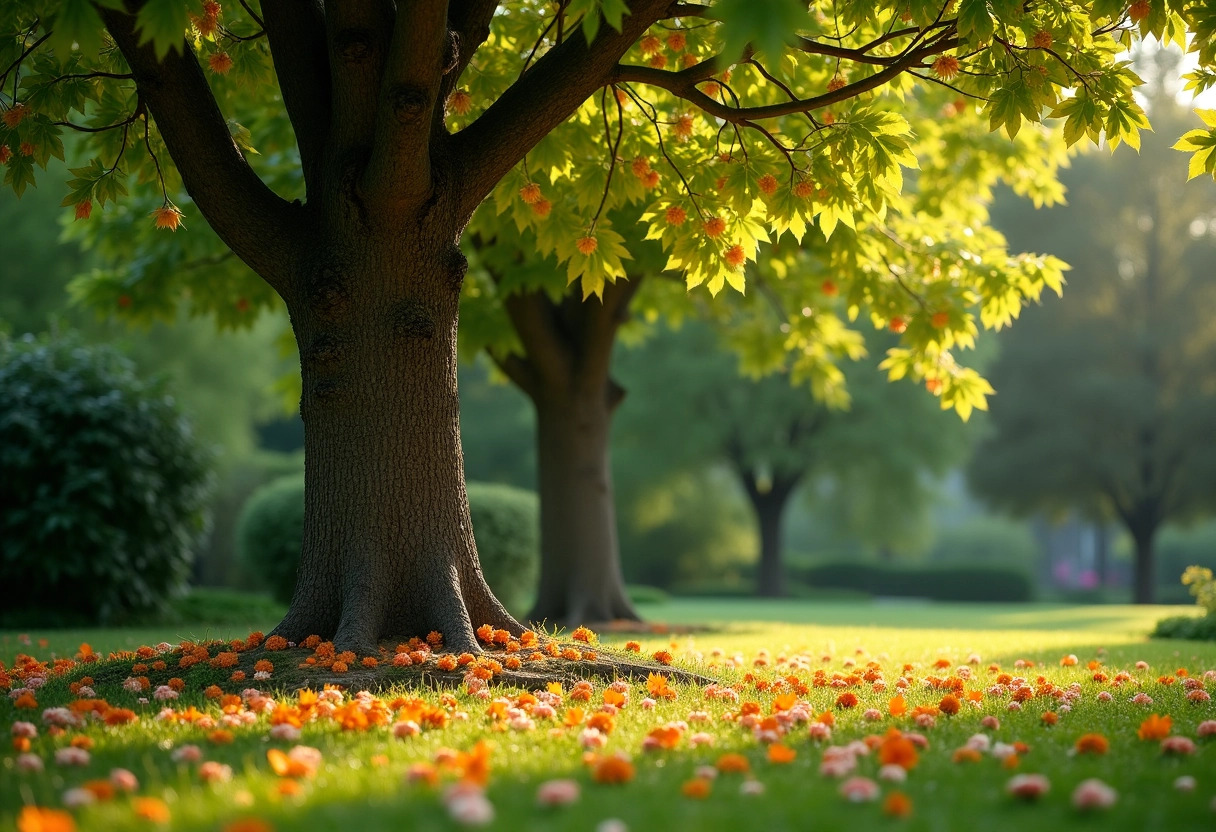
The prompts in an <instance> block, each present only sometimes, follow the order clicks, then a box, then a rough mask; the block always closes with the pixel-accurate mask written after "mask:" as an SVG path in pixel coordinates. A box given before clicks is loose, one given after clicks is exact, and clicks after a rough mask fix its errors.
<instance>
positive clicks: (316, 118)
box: [262, 0, 330, 201]
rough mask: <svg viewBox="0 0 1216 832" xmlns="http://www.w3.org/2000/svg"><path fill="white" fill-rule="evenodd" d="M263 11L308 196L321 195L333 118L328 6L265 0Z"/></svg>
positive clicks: (317, 0)
mask: <svg viewBox="0 0 1216 832" xmlns="http://www.w3.org/2000/svg"><path fill="white" fill-rule="evenodd" d="M262 14H263V15H264V16H265V22H264V23H263V26H264V27H265V29H266V37H267V40H268V41H269V43H270V56H271V58H273V59H274V69H275V74H276V75H277V76H278V79H279V89H281V90H282V92H283V104H284V106H285V107H286V109H287V117H288V118H289V119H291V126H292V128H293V129H294V131H295V134H296V145H297V146H298V147H299V148H300V163H301V167H302V168H303V170H304V184H305V186H306V187H307V189H308V199H309V201H312V200H313V199H314V198H318V197H319V195H320V182H321V171H322V161H323V156H324V151H325V140H326V136H327V133H328V131H329V120H330V96H329V56H328V51H327V49H326V44H325V7H324V5H323V4H322V3H321V0H262Z"/></svg>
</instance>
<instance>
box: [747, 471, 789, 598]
mask: <svg viewBox="0 0 1216 832" xmlns="http://www.w3.org/2000/svg"><path fill="white" fill-rule="evenodd" d="M797 485H798V480H797V478H776V479H774V480H773V481H772V483H771V485H769V487H768V488H767V489H762V488H761V487H760V486H759V485H758V484H757V481H756V477H755V475H754V473H751V472H745V473H743V487H744V491H746V492H747V497H748V499H749V500H750V501H751V504H752V508H753V509H754V510H755V512H756V521H757V523H758V525H759V527H760V562H759V564H758V565H757V572H756V594H757V595H759V596H761V597H763V598H781V597H784V596H785V595H786V585H785V564H784V562H783V561H782V559H781V547H782V540H781V521H782V519H783V518H784V517H785V507H786V506H787V505H788V504H789V499H790V496H791V495H792V494H793V493H794V488H795V487H796V486H797Z"/></svg>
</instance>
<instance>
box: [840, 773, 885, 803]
mask: <svg viewBox="0 0 1216 832" xmlns="http://www.w3.org/2000/svg"><path fill="white" fill-rule="evenodd" d="M840 794H841V795H842V796H843V797H844V799H845V800H848V801H850V802H851V803H869V802H870V801H872V800H875V799H877V798H878V784H877V783H875V782H874V781H873V780H871V779H870V778H869V777H850V778H849V779H848V780H845V781H844V782H843V783H841V784H840Z"/></svg>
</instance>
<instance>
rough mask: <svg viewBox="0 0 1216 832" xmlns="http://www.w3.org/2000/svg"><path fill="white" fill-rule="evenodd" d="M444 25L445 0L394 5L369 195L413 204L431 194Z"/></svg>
mask: <svg viewBox="0 0 1216 832" xmlns="http://www.w3.org/2000/svg"><path fill="white" fill-rule="evenodd" d="M447 28H448V4H447V0H401V1H400V2H399V3H398V4H397V23H396V25H395V26H394V27H393V39H392V44H391V45H390V47H389V52H388V61H387V62H386V64H385V68H384V80H383V81H382V82H381V84H380V103H379V107H378V112H377V115H376V139H375V143H374V145H373V149H372V156H371V159H370V160H369V162H368V165H367V169H366V171H364V174H363V192H364V194H366V195H367V196H368V197H369V198H371V199H373V200H376V201H380V202H392V203H399V204H400V203H404V204H407V205H416V204H418V203H420V202H422V201H423V200H424V199H425V198H426V197H427V196H428V195H429V194H430V191H431V153H430V137H431V127H432V119H431V114H432V113H433V112H434V110H435V106H436V99H437V98H438V96H439V87H440V84H441V82H442V81H443V69H444V53H445V52H447V51H449V46H448V33H447ZM441 106H442V105H441ZM398 207H399V206H398Z"/></svg>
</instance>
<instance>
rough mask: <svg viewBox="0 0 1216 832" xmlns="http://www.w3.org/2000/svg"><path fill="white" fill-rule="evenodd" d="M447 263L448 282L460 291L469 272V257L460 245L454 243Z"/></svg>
mask: <svg viewBox="0 0 1216 832" xmlns="http://www.w3.org/2000/svg"><path fill="white" fill-rule="evenodd" d="M446 265H447V271H448V284H449V285H450V286H451V287H452V289H453V290H455V291H457V292H459V291H460V287H461V286H462V285H464V276H465V275H466V274H468V272H469V258H467V257H465V256H464V252H463V251H461V250H460V246H458V245H456V244H454V243H453V244H452V247H451V248H450V249H448V254H447V264H446Z"/></svg>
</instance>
